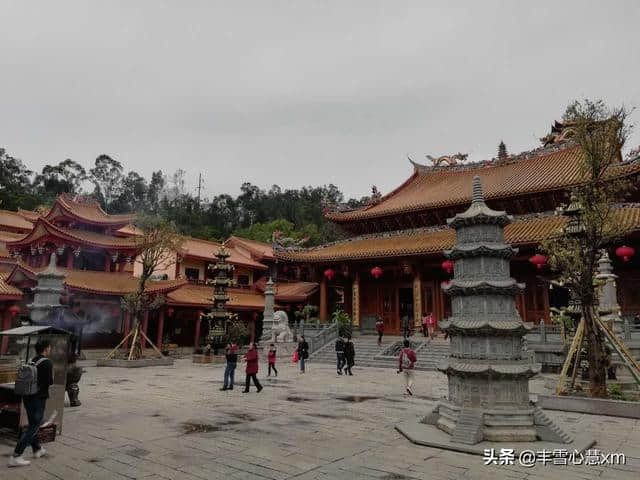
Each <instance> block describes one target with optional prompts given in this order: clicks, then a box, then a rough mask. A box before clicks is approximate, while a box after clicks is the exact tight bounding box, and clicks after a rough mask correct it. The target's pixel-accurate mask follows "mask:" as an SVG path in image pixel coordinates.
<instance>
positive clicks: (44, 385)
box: [9, 339, 53, 467]
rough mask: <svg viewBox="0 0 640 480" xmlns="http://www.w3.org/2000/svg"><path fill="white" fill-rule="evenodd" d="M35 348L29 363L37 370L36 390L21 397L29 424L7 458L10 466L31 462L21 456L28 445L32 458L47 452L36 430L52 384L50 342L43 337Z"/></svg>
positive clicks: (21, 465)
mask: <svg viewBox="0 0 640 480" xmlns="http://www.w3.org/2000/svg"><path fill="white" fill-rule="evenodd" d="M35 348H36V356H35V357H33V359H32V360H31V365H32V366H35V368H36V371H37V372H38V373H37V380H38V381H37V386H38V391H37V392H36V393H34V394H32V395H24V396H23V397H22V402H23V403H24V409H25V410H26V411H27V418H28V420H29V426H28V427H27V429H26V430H25V431H24V432H23V433H22V435H21V436H20V439H19V440H18V443H17V444H16V448H15V450H14V451H13V455H12V456H11V457H10V458H9V466H10V467H25V466H27V465H30V464H31V462H30V461H29V460H25V459H24V458H23V456H22V455H23V453H24V451H25V450H26V449H27V446H29V445H31V448H32V449H33V457H34V458H40V457H42V456H43V455H45V454H46V453H47V451H46V450H45V449H44V448H42V446H41V445H40V442H38V430H39V429H40V425H41V424H42V420H43V418H44V410H45V408H46V406H47V398H49V387H50V386H51V385H52V384H53V363H52V362H51V360H49V358H48V357H49V354H50V353H51V343H49V341H48V340H44V339H42V340H38V342H37V343H36V347H35Z"/></svg>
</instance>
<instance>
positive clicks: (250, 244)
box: [225, 235, 276, 260]
mask: <svg viewBox="0 0 640 480" xmlns="http://www.w3.org/2000/svg"><path fill="white" fill-rule="evenodd" d="M236 243H238V244H239V245H241V246H243V247H244V248H246V249H247V250H249V251H250V252H251V253H253V254H254V255H256V256H257V257H258V258H260V259H261V260H262V259H267V260H275V258H276V257H275V255H274V254H273V247H272V246H271V244H269V243H264V242H258V241H257V240H249V239H247V238H242V237H236V236H235V235H231V236H230V237H229V239H228V240H227V241H226V242H225V245H227V244H229V245H231V246H233V245H234V244H236Z"/></svg>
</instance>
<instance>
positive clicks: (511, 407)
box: [435, 176, 540, 444]
mask: <svg viewBox="0 0 640 480" xmlns="http://www.w3.org/2000/svg"><path fill="white" fill-rule="evenodd" d="M510 222H511V218H510V217H509V216H507V214H506V213H505V212H499V211H496V210H492V209H490V208H489V207H488V206H487V205H486V204H485V202H484V198H483V195H482V187H481V185H480V177H478V176H475V177H474V178H473V195H472V202H471V207H469V209H468V210H467V211H466V212H464V213H461V214H458V215H456V216H455V217H454V218H452V219H449V220H447V223H448V224H449V225H450V226H451V227H452V228H454V229H455V230H456V244H455V246H454V248H453V250H450V251H447V252H445V255H446V256H447V257H448V258H450V259H451V260H453V261H454V278H453V280H451V282H449V284H447V285H445V286H444V287H443V289H444V290H445V292H446V293H447V294H448V295H450V296H451V308H452V316H451V317H450V318H448V319H447V320H445V321H444V322H443V323H442V324H441V328H442V329H443V330H445V331H446V332H448V333H449V336H450V338H451V344H450V351H449V358H448V359H446V360H445V361H444V362H443V363H442V364H441V365H440V366H439V369H440V370H441V371H442V372H444V373H446V374H447V377H448V380H449V399H448V401H447V402H442V403H441V404H440V405H439V407H438V409H437V413H438V418H437V419H436V421H435V425H436V426H437V427H438V428H439V429H441V430H444V431H445V432H447V433H449V434H451V435H452V436H453V438H454V439H455V441H458V442H461V443H469V444H475V443H478V442H480V441H481V440H489V441H512V442H513V441H519V442H522V441H535V440H536V428H535V424H534V420H533V409H532V407H531V406H530V404H529V379H530V378H531V377H533V376H534V375H535V374H536V373H538V372H539V371H540V364H536V363H534V359H533V355H532V353H531V352H529V351H527V350H525V349H524V348H523V347H524V345H523V336H524V335H525V333H526V332H527V327H526V326H525V324H524V323H523V322H522V320H521V319H520V315H519V314H518V311H517V310H516V301H515V297H516V295H518V293H520V291H521V290H523V289H524V286H523V285H521V284H518V283H516V281H515V280H514V279H513V278H511V276H510V259H511V257H513V256H514V255H515V253H516V252H517V250H516V249H514V248H512V247H511V246H510V245H507V244H505V243H504V227H505V225H507V224H509V223H510Z"/></svg>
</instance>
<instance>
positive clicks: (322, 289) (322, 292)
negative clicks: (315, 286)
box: [320, 275, 328, 322]
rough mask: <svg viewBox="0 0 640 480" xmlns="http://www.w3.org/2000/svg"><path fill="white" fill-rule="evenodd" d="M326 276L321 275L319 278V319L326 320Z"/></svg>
mask: <svg viewBox="0 0 640 480" xmlns="http://www.w3.org/2000/svg"><path fill="white" fill-rule="evenodd" d="M327 316H328V315H327V277H325V276H324V275H323V276H322V280H320V321H321V322H326V321H327Z"/></svg>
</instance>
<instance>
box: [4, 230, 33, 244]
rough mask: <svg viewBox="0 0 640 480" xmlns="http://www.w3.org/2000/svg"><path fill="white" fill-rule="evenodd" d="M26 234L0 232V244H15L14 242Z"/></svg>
mask: <svg viewBox="0 0 640 480" xmlns="http://www.w3.org/2000/svg"><path fill="white" fill-rule="evenodd" d="M26 235H28V234H27V233H15V232H2V231H0V242H2V243H6V242H15V241H16V240H20V239H22V238H24V237H25V236H26Z"/></svg>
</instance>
